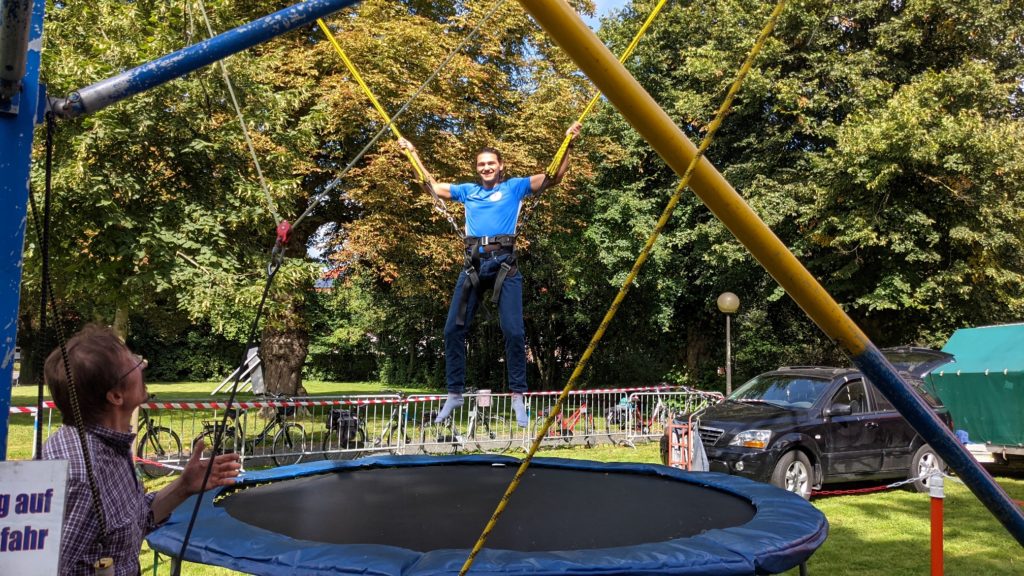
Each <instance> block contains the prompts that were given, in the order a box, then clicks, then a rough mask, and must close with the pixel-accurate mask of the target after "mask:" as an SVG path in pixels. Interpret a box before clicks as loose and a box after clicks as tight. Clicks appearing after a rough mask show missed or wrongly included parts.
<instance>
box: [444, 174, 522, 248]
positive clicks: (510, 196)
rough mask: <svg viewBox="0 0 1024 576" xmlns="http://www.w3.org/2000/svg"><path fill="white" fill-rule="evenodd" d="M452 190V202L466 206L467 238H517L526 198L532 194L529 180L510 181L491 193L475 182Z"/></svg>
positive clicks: (514, 179) (502, 183) (517, 179)
mask: <svg viewBox="0 0 1024 576" xmlns="http://www.w3.org/2000/svg"><path fill="white" fill-rule="evenodd" d="M450 190H451V194H452V200H455V201H456V202H462V203H463V204H465V205H466V236H497V235H499V234H515V233H516V222H517V221H518V220H519V209H520V208H521V207H522V205H523V198H526V196H527V195H529V194H530V192H531V190H530V179H529V178H510V179H509V180H505V181H504V182H501V183H500V184H498V185H497V186H495V187H494V188H491V189H490V190H485V189H484V187H483V186H481V185H480V184H479V183H476V182H474V183H468V184H454V185H452V186H451V188H450Z"/></svg>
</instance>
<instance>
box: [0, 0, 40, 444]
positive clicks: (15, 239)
mask: <svg viewBox="0 0 1024 576" xmlns="http://www.w3.org/2000/svg"><path fill="white" fill-rule="evenodd" d="M45 5H46V2H45V1H44V0H37V1H36V2H35V5H34V7H33V10H32V23H31V30H30V32H29V42H28V46H27V58H26V59H25V70H26V72H25V76H24V78H22V79H21V90H20V92H19V93H18V94H17V101H18V106H17V108H16V110H17V112H14V113H7V112H4V111H0V206H5V207H6V208H4V209H3V210H0V254H7V256H6V257H4V258H2V261H0V270H3V273H2V274H0V460H6V459H7V428H8V421H9V416H10V414H9V412H10V406H11V373H12V371H13V369H14V350H15V348H16V346H17V343H16V338H17V331H18V300H19V298H20V295H21V263H22V252H23V251H24V249H25V222H26V217H27V215H28V172H29V160H30V157H31V153H32V132H33V129H34V128H35V125H36V124H37V123H38V120H39V118H38V117H37V113H38V111H39V110H41V109H42V107H41V106H40V101H41V100H42V97H41V95H42V92H41V90H40V86H39V50H40V47H41V46H42V38H43V10H44V8H45Z"/></svg>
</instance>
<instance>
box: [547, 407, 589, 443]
mask: <svg viewBox="0 0 1024 576" xmlns="http://www.w3.org/2000/svg"><path fill="white" fill-rule="evenodd" d="M564 414H565V413H564V411H563V412H560V413H559V414H558V416H555V421H554V422H552V423H551V427H550V428H548V434H547V435H548V438H560V439H562V440H564V441H565V442H566V443H570V442H572V440H573V438H574V437H575V435H576V426H577V425H579V424H580V422H582V423H583V441H584V442H585V443H587V444H590V438H591V436H592V435H593V434H594V430H595V429H596V428H595V427H594V416H593V414H590V413H589V412H588V411H587V403H586V401H583V402H580V405H579V406H578V407H577V408H576V410H573V412H572V414H569V415H568V416H565V415H564ZM544 417H545V415H544V414H543V413H538V414H537V418H538V419H542V418H544Z"/></svg>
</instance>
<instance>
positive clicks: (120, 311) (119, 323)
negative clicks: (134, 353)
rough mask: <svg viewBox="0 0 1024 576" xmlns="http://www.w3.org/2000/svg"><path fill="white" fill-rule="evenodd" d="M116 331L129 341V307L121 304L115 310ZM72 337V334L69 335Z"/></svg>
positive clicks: (124, 339) (122, 338) (123, 339)
mask: <svg viewBox="0 0 1024 576" xmlns="http://www.w3.org/2000/svg"><path fill="white" fill-rule="evenodd" d="M113 328H114V332H115V333H116V334H117V335H118V336H120V337H121V340H122V341H125V342H127V341H128V328H129V324H128V307H127V306H125V305H124V304H121V305H119V306H118V307H117V310H116V311H115V312H114V326H113ZM69 337H70V336H69Z"/></svg>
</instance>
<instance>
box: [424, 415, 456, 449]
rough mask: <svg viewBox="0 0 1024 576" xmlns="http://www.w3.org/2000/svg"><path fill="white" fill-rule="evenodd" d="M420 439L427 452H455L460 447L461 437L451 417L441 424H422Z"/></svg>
mask: <svg viewBox="0 0 1024 576" xmlns="http://www.w3.org/2000/svg"><path fill="white" fill-rule="evenodd" d="M419 439H420V448H421V449H422V450H423V451H424V452H426V453H427V454H454V453H455V452H457V451H458V449H459V439H458V437H457V436H456V434H455V430H454V429H452V424H451V420H450V419H449V420H445V421H444V422H442V423H440V424H435V423H434V422H432V421H430V422H424V423H423V424H421V425H420V430H419Z"/></svg>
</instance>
